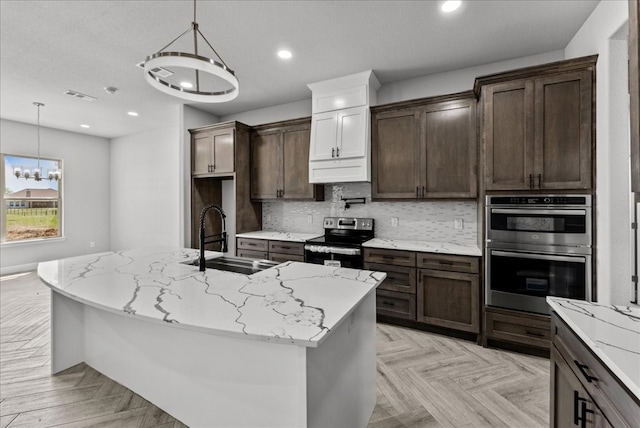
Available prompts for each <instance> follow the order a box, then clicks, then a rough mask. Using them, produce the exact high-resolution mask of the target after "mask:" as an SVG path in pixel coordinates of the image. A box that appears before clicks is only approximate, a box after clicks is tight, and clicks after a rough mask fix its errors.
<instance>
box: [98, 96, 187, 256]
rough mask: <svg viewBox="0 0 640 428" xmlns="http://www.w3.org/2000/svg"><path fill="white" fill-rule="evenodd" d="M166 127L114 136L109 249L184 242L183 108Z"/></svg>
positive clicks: (112, 143)
mask: <svg viewBox="0 0 640 428" xmlns="http://www.w3.org/2000/svg"><path fill="white" fill-rule="evenodd" d="M175 113H176V114H175V117H174V120H173V121H174V122H175V125H171V124H170V123H169V124H168V125H169V126H167V127H166V128H161V129H156V130H153V131H149V132H142V133H138V134H133V135H128V136H124V137H119V138H114V139H113V140H111V249H112V250H116V251H117V250H122V249H127V248H134V247H145V246H152V245H170V246H182V242H181V240H180V232H181V222H180V218H181V215H182V209H183V205H182V203H181V201H182V200H183V198H184V195H183V189H182V188H181V187H180V183H181V179H180V177H181V172H182V165H181V160H182V153H181V152H182V150H181V147H180V137H181V133H182V131H181V130H180V128H179V126H178V124H179V112H178V107H176V112H175Z"/></svg>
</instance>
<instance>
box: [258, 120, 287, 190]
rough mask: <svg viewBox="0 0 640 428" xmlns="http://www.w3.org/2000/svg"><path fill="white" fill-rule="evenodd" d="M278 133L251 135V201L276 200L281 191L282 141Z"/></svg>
mask: <svg viewBox="0 0 640 428" xmlns="http://www.w3.org/2000/svg"><path fill="white" fill-rule="evenodd" d="M280 137H281V135H280V133H279V132H277V131H274V132H265V133H253V134H252V135H251V199H276V198H277V197H279V194H280V192H279V191H280V190H281V189H282V141H281V138H280Z"/></svg>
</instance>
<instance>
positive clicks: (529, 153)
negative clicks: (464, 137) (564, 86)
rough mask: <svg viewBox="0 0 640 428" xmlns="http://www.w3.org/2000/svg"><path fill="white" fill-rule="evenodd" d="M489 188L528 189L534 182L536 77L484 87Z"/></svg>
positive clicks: (486, 160) (486, 177)
mask: <svg viewBox="0 0 640 428" xmlns="http://www.w3.org/2000/svg"><path fill="white" fill-rule="evenodd" d="M482 97H483V99H484V103H483V112H484V144H485V188H486V190H526V189H529V188H530V187H531V183H532V179H533V176H532V173H531V171H532V169H533V168H532V166H533V165H532V163H533V125H534V124H533V81H532V80H520V81H515V82H508V83H501V84H495V85H488V86H486V87H485V88H483V94H482Z"/></svg>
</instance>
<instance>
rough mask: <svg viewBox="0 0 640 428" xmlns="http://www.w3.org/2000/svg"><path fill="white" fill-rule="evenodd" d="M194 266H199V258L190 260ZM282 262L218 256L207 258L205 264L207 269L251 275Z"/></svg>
mask: <svg viewBox="0 0 640 428" xmlns="http://www.w3.org/2000/svg"><path fill="white" fill-rule="evenodd" d="M189 264H190V265H192V266H198V265H199V263H198V260H194V261H193V262H189ZM279 264H280V263H278V262H272V261H270V260H254V259H248V258H245V257H227V256H223V257H218V258H215V259H208V260H205V266H206V267H207V269H215V270H223V271H226V272H235V273H241V274H244V275H251V274H254V273H256V272H260V271H263V270H265V269H269V268H270V267H273V266H278V265H279Z"/></svg>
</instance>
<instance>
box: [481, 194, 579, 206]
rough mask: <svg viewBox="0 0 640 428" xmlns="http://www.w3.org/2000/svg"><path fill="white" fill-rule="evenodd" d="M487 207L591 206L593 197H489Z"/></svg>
mask: <svg viewBox="0 0 640 428" xmlns="http://www.w3.org/2000/svg"><path fill="white" fill-rule="evenodd" d="M487 205H527V206H536V205H581V206H591V195H522V196H520V195H518V196H487Z"/></svg>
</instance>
